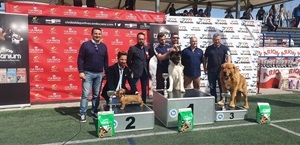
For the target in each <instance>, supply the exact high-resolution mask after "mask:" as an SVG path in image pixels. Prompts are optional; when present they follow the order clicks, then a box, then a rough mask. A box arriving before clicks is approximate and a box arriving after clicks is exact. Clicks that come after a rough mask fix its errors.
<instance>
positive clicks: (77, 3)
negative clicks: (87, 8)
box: [73, 0, 82, 7]
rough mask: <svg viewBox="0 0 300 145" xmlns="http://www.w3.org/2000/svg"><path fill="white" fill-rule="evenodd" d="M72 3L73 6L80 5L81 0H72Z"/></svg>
mask: <svg viewBox="0 0 300 145" xmlns="http://www.w3.org/2000/svg"><path fill="white" fill-rule="evenodd" d="M73 5H74V6H75V7H82V0H73Z"/></svg>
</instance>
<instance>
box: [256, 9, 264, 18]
mask: <svg viewBox="0 0 300 145" xmlns="http://www.w3.org/2000/svg"><path fill="white" fill-rule="evenodd" d="M265 13H266V11H265V10H264V8H263V7H260V9H259V10H258V11H257V14H256V20H260V21H263V20H264V16H265Z"/></svg>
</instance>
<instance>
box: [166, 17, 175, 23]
mask: <svg viewBox="0 0 300 145" xmlns="http://www.w3.org/2000/svg"><path fill="white" fill-rule="evenodd" d="M167 22H175V23H177V19H176V18H168V19H167Z"/></svg>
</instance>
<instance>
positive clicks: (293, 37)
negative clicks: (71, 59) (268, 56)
mask: <svg viewBox="0 0 300 145" xmlns="http://www.w3.org/2000/svg"><path fill="white" fill-rule="evenodd" d="M299 33H300V30H299V31H295V32H262V36H261V39H260V46H261V47H300V34H299Z"/></svg>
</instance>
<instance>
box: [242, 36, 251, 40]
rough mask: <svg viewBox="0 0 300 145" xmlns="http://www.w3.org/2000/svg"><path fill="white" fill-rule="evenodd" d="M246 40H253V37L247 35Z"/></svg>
mask: <svg viewBox="0 0 300 145" xmlns="http://www.w3.org/2000/svg"><path fill="white" fill-rule="evenodd" d="M243 39H244V40H253V37H252V36H251V35H245V36H244V38H243Z"/></svg>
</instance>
